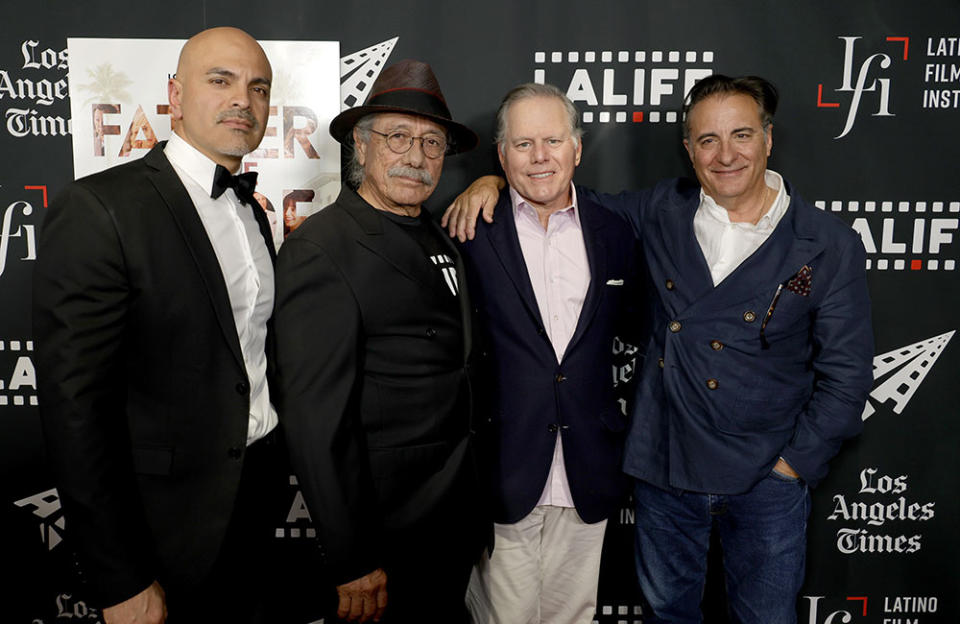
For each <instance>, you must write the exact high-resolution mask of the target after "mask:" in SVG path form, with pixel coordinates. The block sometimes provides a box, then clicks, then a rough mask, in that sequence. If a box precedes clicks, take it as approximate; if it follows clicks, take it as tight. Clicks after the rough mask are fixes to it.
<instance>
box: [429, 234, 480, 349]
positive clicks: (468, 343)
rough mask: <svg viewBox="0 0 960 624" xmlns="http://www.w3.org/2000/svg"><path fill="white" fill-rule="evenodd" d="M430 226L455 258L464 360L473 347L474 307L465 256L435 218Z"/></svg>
mask: <svg viewBox="0 0 960 624" xmlns="http://www.w3.org/2000/svg"><path fill="white" fill-rule="evenodd" d="M430 227H431V228H433V229H434V232H435V233H436V234H439V237H440V240H442V241H443V242H444V246H445V247H446V248H447V250H448V251H449V252H450V257H451V258H453V263H454V267H455V268H456V272H457V300H458V302H459V303H460V320H461V323H462V324H463V358H464V361H466V360H467V359H469V358H470V352H471V350H472V349H473V307H472V305H471V303H470V292H469V289H468V288H467V269H466V265H465V264H464V262H463V256H461V255H460V251H459V250H458V249H457V246H456V245H454V244H453V241H452V240H450V237H449V236H447V233H446V232H445V231H444V230H443V229H441V228H440V226H439V225H437V224H436V223H435V222H434V221H433V219H430Z"/></svg>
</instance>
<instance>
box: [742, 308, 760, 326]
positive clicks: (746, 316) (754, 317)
mask: <svg viewBox="0 0 960 624" xmlns="http://www.w3.org/2000/svg"><path fill="white" fill-rule="evenodd" d="M743 320H745V321H746V322H748V323H752V322H754V321H755V320H757V315H756V314H754V313H753V310H747V311H746V312H744V313H743Z"/></svg>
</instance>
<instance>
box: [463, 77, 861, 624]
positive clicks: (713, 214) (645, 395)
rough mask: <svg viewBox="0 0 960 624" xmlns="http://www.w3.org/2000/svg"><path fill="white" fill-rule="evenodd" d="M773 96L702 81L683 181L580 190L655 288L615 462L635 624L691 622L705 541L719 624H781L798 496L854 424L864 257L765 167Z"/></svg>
mask: <svg viewBox="0 0 960 624" xmlns="http://www.w3.org/2000/svg"><path fill="white" fill-rule="evenodd" d="M776 103H777V93H776V90H775V89H774V88H773V86H772V85H770V83H768V82H767V81H766V80H763V79H761V78H756V77H742V78H728V77H726V76H719V75H715V76H711V77H708V78H705V79H704V80H702V81H701V82H699V83H697V85H695V86H694V87H693V89H692V90H691V91H690V94H689V96H688V103H687V105H686V107H685V111H684V112H685V121H684V146H685V147H686V149H687V152H688V154H689V156H690V159H691V161H692V163H693V168H694V171H695V173H696V175H697V181H698V182H699V184H696V183H693V182H692V181H689V180H670V181H664V182H661V183H660V184H658V185H657V186H656V187H654V188H653V189H650V190H647V191H644V192H641V193H623V194H621V195H616V196H611V195H604V196H599V197H597V199H599V201H600V202H601V204H603V205H604V206H605V207H607V208H608V209H611V210H613V211H615V212H617V213H619V214H621V216H623V217H624V218H625V219H627V220H628V221H629V222H630V224H631V225H632V226H633V228H634V232H635V234H636V236H637V237H638V238H639V239H640V241H641V242H642V245H643V251H644V255H645V259H646V262H647V264H648V266H649V269H650V275H651V279H652V282H653V284H652V286H653V288H654V289H655V290H656V295H655V297H654V305H653V319H652V323H651V324H652V327H653V332H652V335H651V336H650V339H649V342H648V344H647V347H646V359H645V362H644V366H643V369H642V371H641V374H640V381H639V383H638V387H637V394H636V401H635V403H634V406H633V409H632V415H633V421H632V423H631V429H630V433H629V435H628V438H627V446H626V453H625V460H624V470H625V471H626V472H627V474H629V475H631V476H632V477H634V479H635V481H634V496H635V500H636V512H637V513H636V532H637V533H636V534H637V562H636V563H637V573H638V577H639V580H640V586H641V589H642V590H643V593H644V598H645V600H646V602H647V603H648V604H647V609H645V611H644V621H645V622H671V623H688V622H699V621H701V619H702V616H701V612H700V601H701V598H702V596H703V589H704V583H705V577H706V567H707V551H708V548H709V543H710V535H711V532H713V531H717V533H718V536H719V538H720V542H721V544H722V550H723V561H724V573H725V575H726V588H727V598H728V604H729V610H730V615H731V617H732V619H733V620H734V621H736V622H778V623H781V622H795V621H796V618H797V612H796V599H797V594H798V592H799V590H800V586H801V584H802V582H803V575H804V557H805V551H806V523H807V517H808V515H809V509H810V495H809V488H810V487H813V486H815V485H816V484H817V483H818V482H819V481H820V480H821V479H823V477H824V476H825V475H826V473H827V463H828V461H829V460H830V459H831V458H832V457H833V456H834V455H835V454H836V453H837V451H838V450H839V448H840V445H841V442H842V441H843V440H844V439H845V438H849V437H851V436H853V435H855V434H857V433H858V432H859V431H860V429H861V426H862V419H861V414H862V411H863V407H864V402H865V400H866V397H867V393H868V392H869V390H870V386H871V384H872V367H871V358H872V354H873V336H872V328H871V323H870V304H869V298H868V293H867V285H866V271H865V252H864V248H863V245H862V243H861V242H860V239H859V237H858V236H857V234H856V232H854V231H853V230H852V229H850V228H849V227H847V226H846V225H845V224H843V223H842V222H841V221H839V220H837V219H836V218H834V217H833V216H831V215H829V214H826V213H824V212H822V211H820V210H817V209H816V208H814V207H813V206H811V205H809V204H807V203H806V202H804V201H803V200H802V199H800V198H799V197H798V196H797V193H796V191H795V190H794V189H793V188H791V187H790V186H789V185H788V184H787V183H786V182H785V181H784V180H783V178H781V177H780V175H778V174H777V173H775V172H773V171H770V170H767V168H766V165H767V157H768V156H769V155H770V150H771V148H772V145H773V135H772V118H773V113H774V112H775V109H776ZM578 190H579V189H578ZM489 194H490V193H489V189H488V190H487V195H489ZM587 195H588V196H589V194H587ZM453 217H455V218H456V221H457V223H452V224H451V229H456V228H457V227H459V228H460V234H461V236H467V235H469V233H470V232H469V230H470V229H471V228H470V227H462V226H460V224H461V223H467V222H469V219H468V218H466V217H461V216H459V215H457V214H455V213H454V214H451V215H448V216H447V219H446V220H447V221H450V220H451V218H453Z"/></svg>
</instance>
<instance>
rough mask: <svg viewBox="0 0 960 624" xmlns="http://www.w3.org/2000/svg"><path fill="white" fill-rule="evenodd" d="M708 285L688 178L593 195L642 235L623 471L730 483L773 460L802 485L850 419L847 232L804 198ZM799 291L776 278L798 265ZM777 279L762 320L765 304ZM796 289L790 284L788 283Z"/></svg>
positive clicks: (852, 427) (853, 397) (867, 357)
mask: <svg viewBox="0 0 960 624" xmlns="http://www.w3.org/2000/svg"><path fill="white" fill-rule="evenodd" d="M787 192H788V193H789V195H790V198H791V200H790V205H789V207H788V209H787V212H786V214H785V215H784V216H783V218H782V219H781V221H780V223H779V224H778V225H777V227H776V229H775V230H774V232H773V233H772V234H771V235H770V237H769V238H768V239H767V240H766V241H765V242H764V244H763V245H761V246H760V248H759V249H758V250H757V251H756V252H754V253H753V254H752V255H751V256H750V257H749V258H747V259H746V260H744V262H743V263H742V264H741V265H740V266H739V267H738V268H737V269H736V270H735V271H734V272H733V273H731V274H730V275H729V276H728V277H727V278H726V279H724V280H723V281H722V282H721V283H720V284H719V285H717V286H716V287H714V285H713V282H712V279H711V277H710V271H709V268H708V266H707V263H706V260H705V259H704V257H703V253H702V252H701V250H700V245H699V243H698V242H697V239H696V236H695V234H694V230H693V217H694V214H695V213H696V210H697V207H698V205H699V202H700V186H699V185H697V184H696V183H693V182H692V181H689V180H667V181H664V182H661V183H660V184H658V185H657V186H656V187H654V188H653V189H650V190H647V191H643V192H640V193H623V194H620V195H617V196H610V195H606V196H603V197H602V198H601V201H602V203H603V205H604V206H606V207H607V208H609V209H611V210H613V211H615V212H617V213H619V214H620V215H621V216H623V217H624V218H626V219H627V220H628V221H629V222H630V223H631V225H632V226H633V228H634V232H635V234H636V235H637V237H638V238H639V239H640V240H641V241H642V247H643V253H644V255H645V258H646V262H647V264H648V266H649V270H650V274H651V279H652V281H653V285H652V286H653V288H654V289H655V290H656V293H657V296H656V300H655V302H654V311H653V319H652V327H653V332H652V335H651V337H650V340H649V344H648V347H647V358H646V362H645V365H644V368H643V370H642V372H641V376H640V381H639V382H638V386H637V395H636V402H635V405H634V410H633V423H632V427H631V430H630V434H629V436H628V440H627V448H626V453H625V461H624V469H625V471H626V472H627V473H628V474H630V475H632V476H634V477H637V478H639V479H643V480H645V481H648V482H650V483H652V484H654V485H657V486H659V487H663V488H667V487H672V488H681V489H684V490H691V491H698V492H711V493H717V494H736V493H742V492H745V491H747V490H748V489H750V488H751V487H752V486H753V485H754V484H755V483H757V482H758V481H759V480H760V479H762V478H763V477H764V476H765V475H766V474H768V473H769V471H770V470H771V468H772V467H773V465H774V464H775V463H776V461H777V458H778V457H781V456H782V457H783V458H784V459H785V460H786V461H787V463H789V464H790V466H792V467H793V469H794V470H796V471H797V473H798V474H800V476H801V477H802V478H803V479H804V480H805V481H807V483H808V484H810V485H811V486H813V485H816V483H817V482H819V481H820V480H821V479H822V478H823V477H824V476H825V475H826V473H827V468H828V466H827V462H828V461H829V460H830V459H831V458H832V457H833V456H834V455H835V454H836V453H837V451H838V450H839V448H840V444H841V442H842V440H844V439H845V438H848V437H851V436H853V435H855V434H857V433H858V432H859V431H860V429H861V428H862V420H861V415H862V412H863V406H864V402H865V401H866V398H867V393H868V392H869V391H870V388H871V386H872V383H873V374H872V357H873V330H872V326H871V322H870V302H869V296H868V293H867V280H866V270H865V259H866V255H865V252H864V248H863V244H862V242H861V240H860V237H859V236H858V235H857V233H856V232H855V231H854V230H853V229H851V228H850V227H848V226H847V225H846V224H844V223H843V222H842V221H840V220H839V219H837V218H836V217H834V216H833V215H830V214H827V213H825V212H823V211H821V210H818V209H816V208H814V207H813V206H811V205H809V204H807V203H806V202H804V201H803V200H802V199H800V197H799V196H798V195H797V194H796V191H794V190H793V189H792V188H790V186H789V184H788V185H787ZM804 266H806V267H809V270H810V281H809V286H810V290H809V293H807V294H799V293H798V292H794V291H793V290H791V289H788V288H787V284H788V283H789V282H790V280H791V279H792V278H794V276H796V275H797V273H798V272H799V271H800V270H801V269H802V268H803V267H804ZM780 285H783V288H782V289H781V291H780V296H779V298H778V300H777V303H776V306H775V308H774V311H773V314H772V315H771V316H770V318H769V320H768V321H767V323H766V327H765V329H764V337H765V344H764V341H763V340H762V339H761V330H760V328H761V325H762V323H763V321H764V318H765V317H766V315H767V310H768V308H769V307H770V305H771V302H772V301H773V299H774V296H775V294H776V293H777V289H778V286H780ZM797 290H800V291H802V289H797Z"/></svg>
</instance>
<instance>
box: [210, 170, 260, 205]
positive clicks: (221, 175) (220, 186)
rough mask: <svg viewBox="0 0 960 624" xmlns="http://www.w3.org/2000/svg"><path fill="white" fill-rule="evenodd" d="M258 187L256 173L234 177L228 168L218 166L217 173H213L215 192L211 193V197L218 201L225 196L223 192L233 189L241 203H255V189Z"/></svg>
mask: <svg viewBox="0 0 960 624" xmlns="http://www.w3.org/2000/svg"><path fill="white" fill-rule="evenodd" d="M256 187H257V172H256V171H251V172H249V173H241V174H240V175H232V174H231V173H230V172H229V171H227V168H226V167H224V166H223V165H217V169H216V171H214V172H213V190H211V191H210V197H212V198H213V199H216V198H218V197H220V196H221V195H223V192H224V191H226V190H227V189H228V188H232V189H233V190H234V192H235V193H236V194H237V197H239V198H240V201H243V202H247V203H251V202H253V189H255V188H256ZM251 205H252V204H251Z"/></svg>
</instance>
